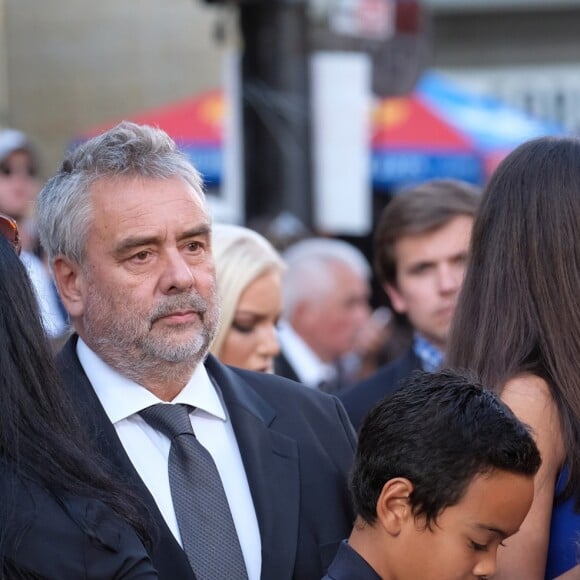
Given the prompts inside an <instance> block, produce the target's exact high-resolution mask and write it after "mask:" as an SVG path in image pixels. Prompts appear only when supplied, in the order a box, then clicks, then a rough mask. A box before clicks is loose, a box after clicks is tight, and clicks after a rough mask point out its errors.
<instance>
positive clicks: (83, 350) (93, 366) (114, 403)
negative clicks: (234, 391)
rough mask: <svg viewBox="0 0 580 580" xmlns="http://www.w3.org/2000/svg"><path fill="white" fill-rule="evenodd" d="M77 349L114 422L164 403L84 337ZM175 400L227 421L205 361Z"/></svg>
mask: <svg viewBox="0 0 580 580" xmlns="http://www.w3.org/2000/svg"><path fill="white" fill-rule="evenodd" d="M76 348H77V355H78V357H79V361H80V363H81V365H82V367H83V369H84V371H85V373H86V375H87V377H88V378H89V381H90V382H91V384H92V385H93V388H94V390H95V393H96V394H97V397H98V398H99V400H100V401H101V404H102V405H103V408H104V409H105V412H106V413H107V416H108V417H109V419H110V420H111V422H112V423H113V424H114V423H118V422H119V421H122V420H123V419H127V418H128V417H131V416H132V415H135V414H137V413H139V411H142V410H143V409H146V408H147V407H150V406H151V405H155V404H156V403H160V402H162V401H161V400H160V399H159V398H157V397H156V396H155V395H154V394H153V393H152V392H151V391H148V390H147V389H146V388H144V387H143V386H142V385H139V384H137V383H135V382H133V381H132V380H130V379H128V378H127V377H124V376H123V375H121V374H120V373H118V372H117V371H116V370H115V369H113V368H112V367H110V366H109V365H108V364H107V363H105V362H104V361H103V360H102V359H101V358H100V357H99V356H98V355H97V354H96V353H95V352H94V351H92V350H91V349H90V348H89V347H88V346H87V344H86V343H85V342H84V341H83V340H82V339H81V338H79V340H78V342H77V347H76ZM172 403H184V404H187V405H191V406H192V407H195V408H196V409H197V410H198V411H201V412H203V413H207V414H209V415H212V416H213V417H216V418H218V419H221V420H222V421H225V420H226V412H225V409H224V406H223V403H222V401H221V398H220V396H219V394H218V392H217V391H216V389H215V387H214V385H213V383H212V381H211V379H210V377H209V375H208V374H207V370H206V368H205V366H204V365H203V364H199V365H197V367H196V369H195V371H194V373H193V375H192V376H191V378H190V379H189V381H188V383H187V384H186V385H185V387H184V388H183V390H182V391H181V392H180V393H179V394H178V395H177V396H176V397H175V399H173V401H172Z"/></svg>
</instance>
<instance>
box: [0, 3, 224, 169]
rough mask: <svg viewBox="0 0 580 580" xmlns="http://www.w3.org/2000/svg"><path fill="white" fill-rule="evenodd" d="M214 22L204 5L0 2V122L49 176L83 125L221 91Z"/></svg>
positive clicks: (220, 66)
mask: <svg viewBox="0 0 580 580" xmlns="http://www.w3.org/2000/svg"><path fill="white" fill-rule="evenodd" d="M2 6H3V7H4V20H5V21H4V29H3V32H2V21H1V14H2ZM216 17H217V16H216V9H214V8H211V7H208V6H206V5H204V4H203V3H202V2H201V0H92V1H89V0H49V1H41V0H0V53H2V52H3V49H4V48H5V54H0V82H2V81H3V80H4V79H3V76H2V61H3V60H5V63H6V73H5V82H4V83H3V85H4V86H3V87H2V89H0V115H2V113H4V115H3V116H2V117H0V124H4V125H12V126H14V127H17V128H19V129H22V130H24V131H26V132H28V133H30V134H31V135H32V137H33V138H34V139H35V140H36V141H37V142H38V143H39V144H40V146H41V147H42V157H43V161H44V162H43V166H44V169H45V173H47V174H50V173H52V171H53V170H54V168H55V167H56V165H57V163H58V162H59V161H60V159H61V157H62V154H63V151H64V148H65V147H66V144H67V143H68V141H69V140H70V138H71V137H72V136H74V135H75V134H77V133H78V132H80V131H82V130H83V129H85V128H87V127H89V126H91V125H93V124H95V123H101V122H104V121H108V120H110V119H116V118H118V117H122V116H124V115H127V114H129V113H131V112H135V111H139V110H142V109H146V108H149V107H153V106H157V105H161V104H163V103H165V102H169V101H172V100H175V99H179V98H182V97H185V96H187V95H189V94H192V93H195V92H198V91H202V90H205V89H208V88H213V87H216V86H218V85H219V84H220V82H221V77H222V62H221V49H220V48H219V46H218V45H217V44H216V42H215V41H214V39H213V30H214V25H215V21H216ZM2 95H4V97H3V101H4V102H3V101H2ZM3 108H4V111H3Z"/></svg>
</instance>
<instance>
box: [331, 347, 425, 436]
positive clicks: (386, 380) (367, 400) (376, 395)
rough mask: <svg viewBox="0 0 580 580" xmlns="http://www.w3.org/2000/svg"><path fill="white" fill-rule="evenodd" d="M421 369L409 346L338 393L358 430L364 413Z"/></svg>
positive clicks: (418, 360)
mask: <svg viewBox="0 0 580 580" xmlns="http://www.w3.org/2000/svg"><path fill="white" fill-rule="evenodd" d="M418 369H421V361H420V359H419V357H418V356H417V355H416V354H415V351H414V350H413V349H412V348H410V349H409V350H408V351H407V352H406V353H405V354H404V355H403V356H402V357H400V358H398V359H397V360H394V361H392V362H391V363H389V364H387V365H385V366H383V367H381V368H380V369H379V370H378V371H377V372H376V373H374V374H373V375H371V376H370V377H367V378H366V379H365V380H363V381H361V382H359V383H357V384H355V385H353V386H352V387H350V388H349V389H347V390H345V391H343V392H342V393H339V394H338V397H339V398H340V400H341V401H342V403H343V404H344V407H345V409H346V412H347V414H348V416H349V418H350V420H351V422H352V424H353V426H354V428H355V429H356V430H357V431H358V430H359V429H360V426H361V424H362V422H363V419H364V418H365V416H366V414H367V413H368V412H369V411H370V410H371V409H372V408H373V407H374V406H375V405H376V404H377V403H378V402H379V401H380V400H381V399H383V398H384V397H387V396H389V395H391V394H393V393H394V392H395V391H396V390H397V389H398V388H399V386H400V383H401V381H402V380H403V379H405V378H406V377H408V376H409V375H410V374H411V373H412V372H413V371H415V370H418Z"/></svg>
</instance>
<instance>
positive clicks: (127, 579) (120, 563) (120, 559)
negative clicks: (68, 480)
mask: <svg viewBox="0 0 580 580" xmlns="http://www.w3.org/2000/svg"><path fill="white" fill-rule="evenodd" d="M0 477H1V478H2V492H3V494H2V501H4V502H7V501H9V505H8V507H7V508H6V505H5V509H3V510H2V515H3V516H4V517H5V516H6V515H7V512H8V517H9V519H8V523H7V522H6V521H4V520H3V521H1V522H0V528H1V530H2V532H3V534H4V532H7V533H6V535H5V537H4V539H3V543H2V564H1V565H2V568H3V570H4V573H5V574H6V576H5V577H6V578H9V579H11V580H17V579H23V580H24V579H26V580H33V579H34V580H40V579H43V580H110V579H111V578H118V579H124V580H155V579H156V578H158V576H157V573H156V572H155V569H154V568H153V564H152V562H151V560H150V558H149V556H148V554H147V552H146V551H145V548H144V547H143V544H142V543H141V541H140V540H139V538H138V537H137V534H136V533H135V531H134V530H133V529H132V528H131V527H130V526H129V525H128V524H127V523H125V522H124V521H122V520H120V519H119V518H118V517H117V516H116V515H115V514H114V513H113V512H112V510H111V509H109V508H108V507H107V506H105V505H104V504H103V503H101V502H99V501H97V500H93V499H87V498H83V497H78V496H70V495H68V496H67V495H62V496H59V497H58V498H56V497H55V496H54V495H52V494H50V493H49V492H48V491H47V490H45V489H44V488H43V487H42V486H40V485H37V484H36V483H33V482H32V481H30V480H28V479H20V478H16V477H15V476H14V475H13V474H12V473H11V472H10V471H9V469H8V468H7V466H6V464H4V463H2V464H1V466H0ZM7 496H10V498H9V499H8V497H7Z"/></svg>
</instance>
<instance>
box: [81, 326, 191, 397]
mask: <svg viewBox="0 0 580 580" xmlns="http://www.w3.org/2000/svg"><path fill="white" fill-rule="evenodd" d="M83 340H84V342H85V343H86V345H87V346H88V347H89V348H90V349H91V350H92V351H93V352H94V353H95V354H96V355H97V356H98V357H99V358H100V359H101V360H102V361H103V362H104V363H105V364H107V365H108V366H110V367H111V368H112V369H114V370H115V371H117V372H118V373H119V374H120V375H123V376H124V377H126V378H128V379H129V380H131V381H133V382H134V383H137V384H138V385H141V386H142V387H144V388H145V389H147V390H148V391H150V392H151V393H153V394H154V395H155V396H156V397H157V398H158V399H161V400H162V401H172V400H173V399H175V397H176V396H177V395H178V394H179V393H180V392H181V391H182V390H183V389H184V387H185V385H187V383H188V382H189V380H190V379H191V377H192V375H193V373H194V371H195V369H196V367H197V365H198V362H199V361H197V360H194V359H188V360H186V361H183V362H178V363H175V362H169V361H165V360H160V359H156V360H149V359H146V360H143V359H142V358H140V357H136V356H131V353H128V352H126V351H123V352H122V353H121V352H119V351H117V350H114V349H109V348H100V346H102V345H98V344H97V345H95V344H92V343H91V342H90V341H87V340H86V339H85V338H84V337H83Z"/></svg>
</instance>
